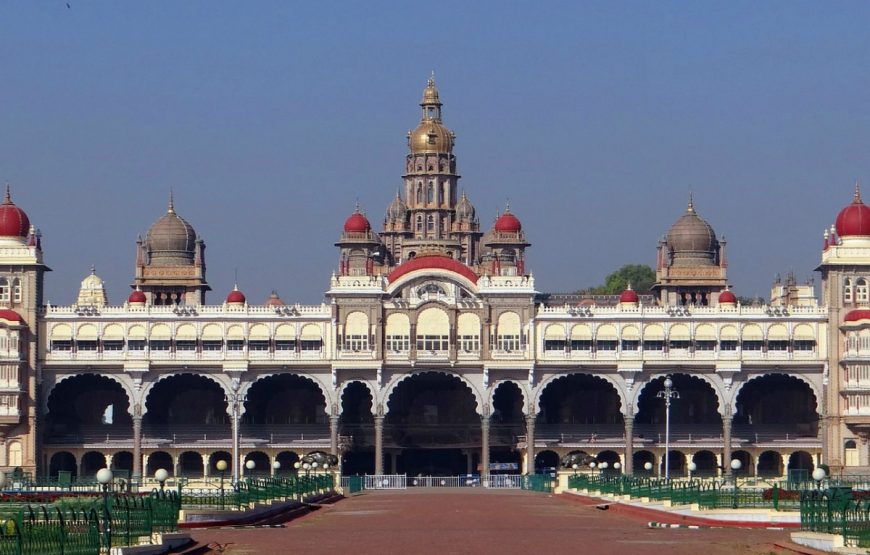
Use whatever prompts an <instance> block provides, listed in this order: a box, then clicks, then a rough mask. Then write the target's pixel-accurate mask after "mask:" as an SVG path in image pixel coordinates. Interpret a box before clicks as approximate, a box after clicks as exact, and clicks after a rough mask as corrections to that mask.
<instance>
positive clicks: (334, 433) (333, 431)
mask: <svg viewBox="0 0 870 555" xmlns="http://www.w3.org/2000/svg"><path fill="white" fill-rule="evenodd" d="M339 419H340V417H339V416H338V415H337V414H333V415H331V416H330V417H329V452H330V453H332V454H333V455H336V456H337V455H338V423H339Z"/></svg>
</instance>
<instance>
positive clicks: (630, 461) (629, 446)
mask: <svg viewBox="0 0 870 555" xmlns="http://www.w3.org/2000/svg"><path fill="white" fill-rule="evenodd" d="M623 418H624V419H625V462H624V463H623V472H625V474H633V473H634V414H633V413H631V414H626V415H625V416H624V417H623Z"/></svg>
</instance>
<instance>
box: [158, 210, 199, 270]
mask: <svg viewBox="0 0 870 555" xmlns="http://www.w3.org/2000/svg"><path fill="white" fill-rule="evenodd" d="M145 247H146V248H147V250H148V252H149V253H150V256H151V263H152V264H158V265H167V266H184V265H189V264H193V259H194V253H195V248H196V231H194V229H193V227H191V225H190V224H189V223H187V222H186V221H185V220H184V218H182V217H180V216H179V215H178V214H176V213H175V208H174V206H173V203H172V200H171V199H170V201H169V209H168V210H167V211H166V214H164V215H163V217H161V218H160V219H159V220H157V221H156V222H154V224H153V225H152V226H151V228H150V229H149V230H148V235H147V236H146V238H145Z"/></svg>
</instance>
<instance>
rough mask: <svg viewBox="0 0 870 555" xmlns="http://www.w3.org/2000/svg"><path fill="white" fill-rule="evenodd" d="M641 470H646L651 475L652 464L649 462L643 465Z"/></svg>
mask: <svg viewBox="0 0 870 555" xmlns="http://www.w3.org/2000/svg"><path fill="white" fill-rule="evenodd" d="M643 469H644V470H646V471H647V472H649V473H650V474H652V469H653V463H651V462H649V461H647V462H645V463H643Z"/></svg>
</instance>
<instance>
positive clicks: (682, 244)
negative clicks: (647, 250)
mask: <svg viewBox="0 0 870 555" xmlns="http://www.w3.org/2000/svg"><path fill="white" fill-rule="evenodd" d="M668 246H669V247H670V248H671V252H672V254H673V257H674V258H673V264H674V265H675V266H712V265H714V264H716V255H717V252H718V250H719V241H717V240H716V232H715V231H713V228H712V227H710V224H708V223H707V222H706V221H705V220H703V219H702V218H701V217H699V216H698V214H697V213H696V212H695V206H694V204H693V203H692V200H691V199H689V206H688V208H686V213H685V214H683V215H682V216H680V219H678V220H677V221H676V222H674V225H672V226H671V229H669V230H668Z"/></svg>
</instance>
